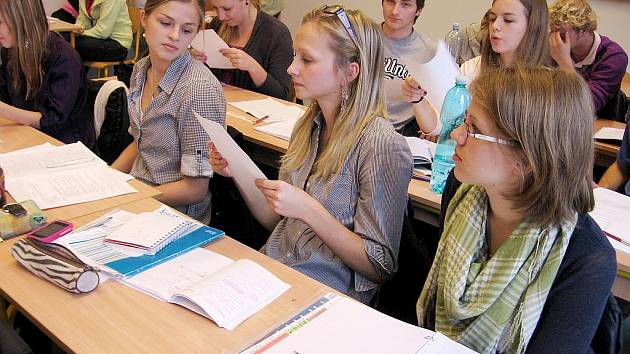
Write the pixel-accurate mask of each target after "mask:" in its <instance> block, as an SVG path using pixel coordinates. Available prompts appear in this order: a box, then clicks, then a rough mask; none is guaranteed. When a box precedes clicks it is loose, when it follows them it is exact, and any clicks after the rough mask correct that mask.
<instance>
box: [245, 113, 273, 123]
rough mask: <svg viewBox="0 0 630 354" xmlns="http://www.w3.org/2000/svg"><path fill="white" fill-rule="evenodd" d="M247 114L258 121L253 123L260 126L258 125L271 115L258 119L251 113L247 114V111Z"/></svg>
mask: <svg viewBox="0 0 630 354" xmlns="http://www.w3.org/2000/svg"><path fill="white" fill-rule="evenodd" d="M245 113H247V114H249V115H250V116H252V117H254V118H256V120H255V121H254V123H253V124H254V125H256V124H258V123H260V122H262V121H263V120H265V119H267V118H269V115H268V114H267V115H266V116H264V117H260V118H258V117H257V116H256V115H255V114H253V113H250V112H247V111H245Z"/></svg>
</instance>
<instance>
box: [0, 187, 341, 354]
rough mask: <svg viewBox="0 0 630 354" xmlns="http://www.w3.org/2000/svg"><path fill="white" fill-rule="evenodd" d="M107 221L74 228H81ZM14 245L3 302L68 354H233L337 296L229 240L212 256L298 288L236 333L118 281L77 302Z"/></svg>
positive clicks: (7, 245) (5, 262)
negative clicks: (21, 258)
mask: <svg viewBox="0 0 630 354" xmlns="http://www.w3.org/2000/svg"><path fill="white" fill-rule="evenodd" d="M159 205H160V203H159V202H157V201H155V200H154V199H150V198H149V199H144V200H141V201H137V202H134V203H131V204H126V205H123V206H122V207H120V208H121V209H125V210H128V211H132V212H141V211H150V210H154V209H156V208H157V207H158V206H159ZM102 214H104V212H99V213H96V214H91V215H88V216H84V217H81V218H78V219H73V220H71V221H72V222H73V223H74V224H75V225H77V226H81V225H84V224H85V223H87V222H89V221H91V220H94V219H96V218H97V217H99V216H101V215H102ZM14 242H15V241H14V240H10V241H7V242H3V243H0V294H2V296H4V297H6V298H7V299H8V300H10V301H11V302H13V303H14V304H16V305H17V307H18V308H19V309H20V311H21V312H22V313H24V314H25V315H26V316H27V317H28V318H29V319H30V320H31V321H33V322H34V323H35V324H36V325H37V326H38V327H39V328H41V329H42V330H43V331H44V332H45V333H46V334H48V335H49V336H50V337H51V338H53V340H55V342H56V343H57V344H59V345H60V346H61V347H62V348H63V349H64V350H66V351H68V352H76V353H92V352H107V353H118V352H129V353H140V352H142V353H165V352H177V353H201V352H204V353H206V352H221V353H232V352H236V351H238V350H240V349H244V348H245V347H247V346H249V345H251V344H253V343H254V342H256V341H257V340H258V339H260V338H262V337H263V336H264V335H265V334H267V333H268V332H269V331H271V330H272V329H274V328H276V327H277V326H279V325H280V324H282V323H284V322H285V321H287V320H288V319H290V318H291V317H292V316H293V315H295V314H297V313H299V312H300V311H301V310H302V309H303V308H305V307H307V306H308V305H310V304H311V303H313V302H314V301H315V300H317V299H318V298H320V297H321V296H322V295H323V294H326V293H328V292H330V291H333V290H332V289H331V288H328V287H327V286H325V285H323V284H321V283H319V282H317V281H315V280H313V279H311V278H308V277H307V276H305V275H303V274H301V273H299V272H297V271H295V270H293V269H291V268H289V267H287V266H285V265H283V264H281V263H279V262H276V261H274V260H272V259H271V258H269V257H267V256H265V255H263V254H261V253H259V252H257V251H255V250H253V249H251V248H249V247H247V246H244V245H242V244H240V243H239V242H237V241H234V240H233V239H231V238H229V237H223V238H222V239H221V240H218V241H216V242H214V243H212V244H210V245H209V246H207V248H208V249H210V250H212V251H215V252H218V253H221V254H223V255H226V256H228V257H230V258H232V259H240V258H248V259H251V260H253V261H255V262H257V263H258V264H260V265H262V266H264V267H265V268H266V269H267V270H269V271H271V272H272V273H274V274H275V275H276V276H278V277H279V278H280V279H282V280H283V281H285V282H287V283H289V284H291V288H290V289H289V290H288V291H287V292H285V293H284V294H283V295H281V296H280V297H279V298H278V299H276V300H275V301H274V302H272V303H271V304H270V305H268V306H267V307H265V308H264V309H262V310H261V311H259V312H258V313H257V314H255V315H254V316H252V317H250V318H249V319H247V320H246V321H245V322H243V323H241V324H240V325H239V326H238V327H236V328H235V329H234V330H232V331H227V330H225V329H222V328H219V327H218V326H217V325H216V324H215V323H214V322H212V321H210V320H208V319H206V318H205V317H202V316H200V315H197V314H195V313H194V312H192V311H190V310H188V309H185V308H182V307H179V306H176V305H173V304H168V303H163V302H160V301H158V300H155V299H153V298H152V297H150V296H148V295H145V294H143V293H141V292H139V291H136V290H134V289H132V288H129V287H127V286H124V285H122V284H120V283H118V282H115V281H113V280H109V281H107V282H105V283H102V284H101V285H100V286H99V287H98V288H97V289H96V290H95V291H94V292H92V293H90V294H86V295H76V294H72V293H69V292H66V291H65V290H63V289H61V288H58V287H56V286H55V285H53V284H51V283H49V282H47V281H44V280H42V279H40V278H37V277H36V276H34V275H32V274H30V273H29V272H28V271H27V270H26V269H25V268H24V267H22V266H21V265H20V264H18V263H17V261H15V260H14V259H13V257H12V256H11V255H10V249H11V245H12V244H13V243H14Z"/></svg>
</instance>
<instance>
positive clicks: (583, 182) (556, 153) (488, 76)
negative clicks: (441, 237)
mask: <svg viewBox="0 0 630 354" xmlns="http://www.w3.org/2000/svg"><path fill="white" fill-rule="evenodd" d="M470 91H471V94H472V97H473V99H474V101H475V102H476V103H477V104H479V105H480V106H481V107H483V109H484V110H485V111H486V112H487V113H488V114H489V115H490V116H491V117H492V118H493V119H494V121H495V122H494V123H495V125H496V127H497V130H498V131H499V132H500V133H502V134H503V135H505V136H506V137H507V138H508V139H510V140H513V141H516V142H517V144H518V145H519V147H517V148H509V149H514V150H515V151H516V156H518V157H519V159H520V160H521V161H522V165H523V166H525V167H524V168H523V169H522V173H523V175H522V176H521V177H522V178H521V182H520V184H519V186H518V187H517V189H516V190H515V191H513V192H511V193H510V194H509V195H506V197H507V198H509V199H511V200H513V201H514V202H515V205H516V207H517V208H518V210H520V211H522V212H523V213H524V215H526V217H527V218H529V220H530V221H532V222H533V223H535V224H539V225H550V224H558V223H560V222H561V221H562V220H566V219H568V218H570V217H571V216H572V215H573V214H574V213H576V212H578V213H587V212H589V211H591V210H592V209H593V206H594V204H595V202H594V199H593V190H592V187H591V183H592V180H593V176H592V169H593V117H594V116H595V113H594V109H593V104H592V100H591V94H590V91H589V89H588V86H587V85H586V83H585V82H584V80H583V79H582V78H581V77H580V76H579V74H577V73H568V72H565V71H562V70H550V69H546V68H542V67H539V68H525V67H522V66H517V67H511V68H501V69H496V70H488V71H486V72H482V73H480V75H479V76H478V77H477V78H476V79H475V80H474V81H473V82H472V84H471V86H470Z"/></svg>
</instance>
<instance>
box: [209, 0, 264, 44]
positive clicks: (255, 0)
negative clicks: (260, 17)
mask: <svg viewBox="0 0 630 354" xmlns="http://www.w3.org/2000/svg"><path fill="white" fill-rule="evenodd" d="M249 4H250V5H248V6H247V10H248V11H249V9H250V6H253V7H254V8H255V9H256V11H258V13H259V14H260V0H249ZM235 33H236V29H235V28H234V27H230V26H228V25H227V23H223V22H221V25H220V26H219V30H218V31H217V34H218V35H219V37H221V39H223V40H224V41H225V43H228V44H229V43H230V42H231V41H232V38H233V36H234V34H235Z"/></svg>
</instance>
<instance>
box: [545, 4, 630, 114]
mask: <svg viewBox="0 0 630 354" xmlns="http://www.w3.org/2000/svg"><path fill="white" fill-rule="evenodd" d="M549 26H550V27H551V30H552V32H551V33H550V34H549V50H550V53H551V55H552V56H553V59H554V60H555V61H556V63H558V66H559V67H560V69H562V70H567V71H577V72H579V73H580V74H581V75H582V77H584V80H586V82H587V83H588V87H589V89H590V90H591V95H592V97H593V104H595V113H596V116H597V117H600V118H609V119H615V118H617V117H616V115H617V105H618V102H617V101H618V99H619V98H618V96H619V90H620V88H621V80H623V76H624V74H625V73H626V66H627V65H628V55H626V52H624V51H623V49H622V48H621V46H620V45H619V44H617V43H615V42H613V41H612V40H610V39H609V38H608V37H606V36H602V35H600V34H599V33H597V32H595V30H596V29H597V18H596V17H595V12H594V11H593V10H592V9H591V6H590V5H589V4H588V2H587V1H586V0H559V1H556V2H555V3H553V5H551V7H550V9H549ZM623 114H624V115H625V112H623Z"/></svg>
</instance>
